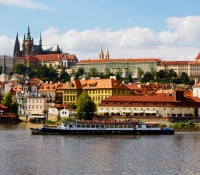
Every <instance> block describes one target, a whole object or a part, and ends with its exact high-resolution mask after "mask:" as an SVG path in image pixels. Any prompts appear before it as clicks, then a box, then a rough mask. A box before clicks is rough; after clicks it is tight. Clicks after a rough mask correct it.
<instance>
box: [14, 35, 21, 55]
mask: <svg viewBox="0 0 200 175" xmlns="http://www.w3.org/2000/svg"><path fill="white" fill-rule="evenodd" d="M19 55H20V44H19V39H18V32H17V35H16V39H15V46H14V53H13V57H15V56H19Z"/></svg>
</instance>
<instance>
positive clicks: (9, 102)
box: [1, 92, 18, 113]
mask: <svg viewBox="0 0 200 175" xmlns="http://www.w3.org/2000/svg"><path fill="white" fill-rule="evenodd" d="M1 104H2V105H4V106H6V107H8V108H9V110H10V112H13V113H17V110H18V103H16V102H13V99H12V93H11V92H8V93H6V94H5V95H4V98H3V100H2V101H1Z"/></svg>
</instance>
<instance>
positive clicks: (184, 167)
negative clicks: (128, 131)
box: [0, 123, 200, 175]
mask: <svg viewBox="0 0 200 175" xmlns="http://www.w3.org/2000/svg"><path fill="white" fill-rule="evenodd" d="M30 126H31V127H37V126H38V125H36V124H30V123H19V124H0V133H1V134H0V143H1V144H0V151H1V156H0V167H1V168H0V174H8V175H10V174H15V175H16V174H20V175H21V174H42V175H43V174H45V175H49V174H52V175H54V174H70V175H71V174H72V175H73V174H74V175H77V174H81V175H82V174H89V175H90V174H91V175H95V174H98V175H101V174H102V175H105V174H108V175H109V174H131V175H132V174H136V175H137V174H138V175H141V174H144V175H148V174H149V175H151V174H153V175H155V174H158V175H160V174H167V175H168V174H181V175H184V174H187V175H188V174H199V173H200V163H199V161H200V156H199V152H200V132H187V133H182V132H178V133H176V134H175V135H168V136H141V135H123V136H121V135H103V136H102V135H98V136H97V135H80V136H78V135H75V136H73V135H65V136H58V135H57V136H55V135H53V136H51V135H47V136H45V135H31V134H30V131H29V128H30ZM39 126H41V124H40V125H39Z"/></svg>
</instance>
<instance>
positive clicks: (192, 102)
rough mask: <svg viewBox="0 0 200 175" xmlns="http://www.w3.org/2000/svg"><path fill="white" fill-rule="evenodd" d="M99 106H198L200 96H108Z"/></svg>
mask: <svg viewBox="0 0 200 175" xmlns="http://www.w3.org/2000/svg"><path fill="white" fill-rule="evenodd" d="M99 106H141V107H148V106H152V107H158V106H159V107H161V106H163V107H167V106H174V107H179V106H184V107H187V106H188V107H190V106H196V107H200V98H197V97H187V96H185V97H184V99H183V100H182V101H177V100H176V98H175V96H171V95H167V94H151V95H149V96H110V97H108V98H106V99H105V100H103V101H102V102H101V103H100V104H99Z"/></svg>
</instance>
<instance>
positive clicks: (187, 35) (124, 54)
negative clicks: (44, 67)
mask: <svg viewBox="0 0 200 175" xmlns="http://www.w3.org/2000/svg"><path fill="white" fill-rule="evenodd" d="M199 6H200V1H198V0H191V1H188V0H177V1H174V0H167V1H164V0H163V1H162V0H57V1H56V0H0V22H1V27H0V54H4V53H6V54H9V55H12V53H13V45H14V40H15V36H16V33H17V32H18V33H19V36H20V41H21V40H22V37H23V34H24V33H26V32H27V26H28V25H29V26H30V29H31V36H32V37H33V38H34V39H35V44H37V42H38V38H39V34H40V32H41V33H42V39H43V44H53V43H55V44H59V45H60V47H61V48H62V49H63V51H64V52H69V53H72V54H76V55H77V57H78V59H79V60H82V59H88V58H91V59H97V58H98V52H99V49H100V47H101V46H102V47H103V49H104V50H106V48H107V47H108V49H109V52H110V56H111V58H144V57H145V58H149V57H154V58H163V59H165V60H194V58H195V57H196V56H197V54H198V53H199V50H200V43H199V41H200V32H199V31H200V12H199V8H198V7H199ZM20 44H21V43H20Z"/></svg>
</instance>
